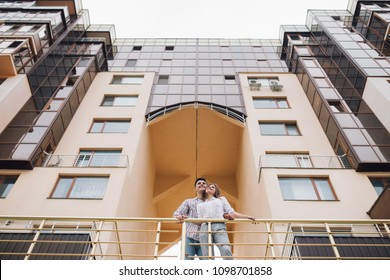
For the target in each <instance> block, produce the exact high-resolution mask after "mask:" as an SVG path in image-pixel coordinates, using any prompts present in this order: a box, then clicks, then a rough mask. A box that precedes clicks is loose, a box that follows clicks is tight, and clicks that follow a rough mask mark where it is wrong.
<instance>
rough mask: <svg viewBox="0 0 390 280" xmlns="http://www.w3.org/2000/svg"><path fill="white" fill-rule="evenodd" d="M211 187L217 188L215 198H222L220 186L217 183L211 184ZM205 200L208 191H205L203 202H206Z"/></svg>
mask: <svg viewBox="0 0 390 280" xmlns="http://www.w3.org/2000/svg"><path fill="white" fill-rule="evenodd" d="M210 185H213V186H214V187H215V193H214V197H215V198H219V197H220V196H221V190H220V188H219V186H218V185H217V184H216V183H210V184H209V186H210ZM205 199H206V191H204V193H203V200H205Z"/></svg>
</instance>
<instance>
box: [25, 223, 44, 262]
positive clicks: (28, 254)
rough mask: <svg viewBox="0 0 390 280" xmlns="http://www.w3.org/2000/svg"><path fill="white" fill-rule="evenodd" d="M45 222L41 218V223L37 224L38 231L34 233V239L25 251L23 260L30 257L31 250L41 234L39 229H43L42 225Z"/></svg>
mask: <svg viewBox="0 0 390 280" xmlns="http://www.w3.org/2000/svg"><path fill="white" fill-rule="evenodd" d="M45 222H46V220H42V222H41V224H40V225H39V228H38V231H37V233H36V234H35V236H34V239H33V240H32V242H31V245H30V247H29V248H28V251H27V253H26V256H25V257H24V260H28V259H30V255H31V253H32V251H33V250H34V247H35V244H37V241H38V238H39V235H40V234H41V230H42V229H43V226H44V225H45Z"/></svg>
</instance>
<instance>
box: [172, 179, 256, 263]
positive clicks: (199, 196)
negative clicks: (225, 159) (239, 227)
mask: <svg viewBox="0 0 390 280" xmlns="http://www.w3.org/2000/svg"><path fill="white" fill-rule="evenodd" d="M195 191H196V197H195V198H192V199H186V200H184V201H183V203H182V204H181V205H180V206H179V208H178V209H177V210H176V211H175V212H174V213H173V217H174V218H176V219H178V220H179V221H183V220H184V219H186V218H204V219H223V218H225V219H234V218H247V219H250V220H253V221H254V220H255V218H254V217H251V216H248V215H244V214H241V213H238V212H236V211H234V209H233V208H232V207H231V206H230V204H229V202H228V201H227V200H226V198H225V197H223V196H220V189H219V187H218V185H217V184H209V185H207V181H206V179H205V178H197V179H196V180H195ZM207 231H208V224H207V223H202V224H201V225H199V224H194V223H187V227H186V240H185V242H186V243H185V245H186V246H185V259H186V260H193V259H194V257H195V256H198V257H200V258H199V259H201V260H204V259H206V258H202V256H207V255H208V245H199V243H202V244H207V243H208V233H207ZM211 231H212V241H213V243H215V244H216V245H217V247H218V249H219V251H220V253H221V256H222V257H223V259H226V260H231V259H233V258H232V250H231V248H230V242H229V238H228V235H227V232H226V224H225V223H212V224H211Z"/></svg>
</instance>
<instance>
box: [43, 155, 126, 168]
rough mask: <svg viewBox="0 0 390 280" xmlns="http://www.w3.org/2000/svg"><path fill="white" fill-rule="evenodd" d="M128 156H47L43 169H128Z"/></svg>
mask: <svg viewBox="0 0 390 280" xmlns="http://www.w3.org/2000/svg"><path fill="white" fill-rule="evenodd" d="M128 165H129V162H128V157H127V155H119V154H101V155H100V154H79V155H54V154H46V158H45V160H44V161H43V164H42V167H127V166H128Z"/></svg>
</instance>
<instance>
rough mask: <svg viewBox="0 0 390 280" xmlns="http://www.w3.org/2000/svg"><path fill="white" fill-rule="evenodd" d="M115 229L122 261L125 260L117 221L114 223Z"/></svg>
mask: <svg viewBox="0 0 390 280" xmlns="http://www.w3.org/2000/svg"><path fill="white" fill-rule="evenodd" d="M114 227H115V232H116V239H117V240H118V251H119V254H120V258H121V260H123V253H122V246H121V240H120V238H119V231H118V230H119V229H118V222H117V221H115V222H114Z"/></svg>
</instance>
